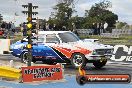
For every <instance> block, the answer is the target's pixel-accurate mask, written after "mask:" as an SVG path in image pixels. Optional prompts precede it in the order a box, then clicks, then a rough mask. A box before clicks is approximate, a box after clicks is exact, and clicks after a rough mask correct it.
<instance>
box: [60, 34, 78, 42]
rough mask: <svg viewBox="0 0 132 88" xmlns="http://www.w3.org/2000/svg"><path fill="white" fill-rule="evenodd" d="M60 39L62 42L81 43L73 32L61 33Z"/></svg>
mask: <svg viewBox="0 0 132 88" xmlns="http://www.w3.org/2000/svg"><path fill="white" fill-rule="evenodd" d="M58 35H59V37H60V38H61V40H62V42H65V43H67V42H76V41H79V40H80V39H79V38H78V37H77V36H76V35H75V34H74V33H71V32H65V33H59V34H58Z"/></svg>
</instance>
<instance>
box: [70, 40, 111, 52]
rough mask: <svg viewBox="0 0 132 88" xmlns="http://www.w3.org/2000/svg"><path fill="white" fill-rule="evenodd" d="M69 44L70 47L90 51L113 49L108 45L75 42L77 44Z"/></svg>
mask: <svg viewBox="0 0 132 88" xmlns="http://www.w3.org/2000/svg"><path fill="white" fill-rule="evenodd" d="M69 44H70V45H71V46H74V47H80V48H84V49H88V50H90V51H92V50H95V49H112V48H113V46H110V45H104V44H100V43H96V42H90V41H77V42H71V43H69Z"/></svg>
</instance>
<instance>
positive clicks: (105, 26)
mask: <svg viewBox="0 0 132 88" xmlns="http://www.w3.org/2000/svg"><path fill="white" fill-rule="evenodd" d="M107 27H108V23H106V22H105V23H104V31H105V32H106V29H107Z"/></svg>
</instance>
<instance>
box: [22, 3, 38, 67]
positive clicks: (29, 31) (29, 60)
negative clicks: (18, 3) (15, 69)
mask: <svg viewBox="0 0 132 88" xmlns="http://www.w3.org/2000/svg"><path fill="white" fill-rule="evenodd" d="M22 7H24V8H28V11H22V13H24V14H28V18H27V20H28V22H27V28H28V30H27V36H28V44H27V49H28V55H27V58H28V63H27V66H31V62H32V40H31V37H32V20H36V18H32V15H36V14H38V12H32V9H36V8H38V6H33V5H32V3H28V5H22Z"/></svg>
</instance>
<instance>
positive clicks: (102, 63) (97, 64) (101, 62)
mask: <svg viewBox="0 0 132 88" xmlns="http://www.w3.org/2000/svg"><path fill="white" fill-rule="evenodd" d="M106 63H107V59H103V60H102V59H100V60H97V61H95V62H93V65H94V66H95V67H96V68H98V69H100V68H102V67H103V66H105V64H106Z"/></svg>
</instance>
